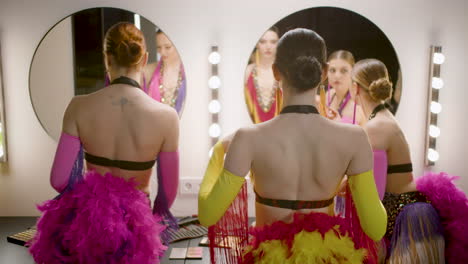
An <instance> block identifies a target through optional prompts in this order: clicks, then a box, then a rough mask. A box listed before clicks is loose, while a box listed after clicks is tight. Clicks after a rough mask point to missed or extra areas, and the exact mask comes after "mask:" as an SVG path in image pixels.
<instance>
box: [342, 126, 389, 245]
mask: <svg viewBox="0 0 468 264" xmlns="http://www.w3.org/2000/svg"><path fill="white" fill-rule="evenodd" d="M355 128H357V129H356V134H355V135H354V139H353V141H352V142H354V144H353V147H354V149H355V153H354V155H353V157H352V160H351V162H350V164H349V166H348V170H347V172H346V174H347V175H348V182H349V186H350V190H351V195H352V197H353V201H354V203H355V205H356V210H357V213H358V216H359V221H360V223H361V226H362V229H363V230H364V232H365V233H366V234H367V235H368V236H369V237H370V238H371V239H373V240H375V241H378V240H380V239H381V238H382V237H383V235H385V232H386V227H387V212H386V211H385V208H384V207H383V205H382V203H381V202H380V199H379V195H378V192H377V187H376V184H375V180H374V175H373V172H372V168H373V159H372V155H373V154H372V149H371V146H370V144H369V140H368V138H367V135H366V133H365V132H364V131H363V130H362V129H360V128H359V127H355Z"/></svg>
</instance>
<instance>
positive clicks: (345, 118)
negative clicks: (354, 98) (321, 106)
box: [327, 86, 356, 124]
mask: <svg viewBox="0 0 468 264" xmlns="http://www.w3.org/2000/svg"><path fill="white" fill-rule="evenodd" d="M327 95H328V96H327V101H328V102H327V106H328V107H330V105H331V103H332V101H333V99H335V97H336V93H334V94H333V97H332V98H330V86H328V91H327ZM350 99H351V94H350V93H349V92H347V93H346V96H345V98H344V99H343V101H342V102H341V103H340V105H339V107H338V113H339V114H340V115H341V120H340V121H341V122H342V123H346V124H355V116H356V106H355V107H354V108H355V109H354V116H353V118H351V117H348V116H344V115H342V112H343V109H344V108H345V107H346V105H347V104H348V103H349V100H350Z"/></svg>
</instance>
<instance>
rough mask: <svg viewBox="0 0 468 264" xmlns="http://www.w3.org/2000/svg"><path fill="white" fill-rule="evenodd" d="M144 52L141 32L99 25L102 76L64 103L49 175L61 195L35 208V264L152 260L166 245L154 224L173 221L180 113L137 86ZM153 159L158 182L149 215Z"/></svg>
mask: <svg viewBox="0 0 468 264" xmlns="http://www.w3.org/2000/svg"><path fill="white" fill-rule="evenodd" d="M147 56H148V55H147V52H146V46H145V39H144V36H143V34H142V32H141V31H140V30H138V29H137V28H136V27H135V26H134V25H133V24H131V23H126V22H123V23H118V24H116V25H114V26H112V27H111V28H110V29H109V30H108V31H107V33H106V35H105V39H104V57H105V65H106V68H107V70H108V74H109V77H110V81H111V83H110V85H109V86H106V87H104V88H102V89H100V90H98V91H97V92H94V93H91V94H88V95H82V96H76V97H74V98H73V99H72V100H71V102H70V104H69V105H68V107H67V110H66V112H65V115H64V118H63V128H62V134H61V137H60V140H59V144H58V147H57V152H56V154H55V159H54V163H53V165H52V171H51V175H50V182H51V185H52V187H53V188H54V189H55V190H57V191H58V192H59V193H60V195H59V196H58V197H57V198H55V199H54V200H50V201H47V202H45V203H44V204H42V205H41V206H39V209H40V210H41V211H42V212H43V215H42V216H41V218H40V219H39V221H38V224H37V233H36V236H35V237H34V239H33V240H32V241H31V242H30V252H31V254H32V255H33V257H34V259H35V261H36V262H37V263H59V262H60V263H148V264H149V263H159V259H160V257H161V256H162V255H163V254H164V251H165V250H166V249H167V247H166V246H164V245H163V243H162V242H163V241H161V238H162V236H163V235H164V232H163V230H164V229H166V226H165V225H163V224H162V223H161V222H160V221H162V220H163V219H164V220H167V221H171V220H172V219H173V217H172V215H171V214H170V212H169V208H170V207H171V205H172V203H173V202H174V200H175V197H176V194H177V189H178V166H179V159H178V151H177V149H178V135H179V131H178V129H179V119H178V116H177V113H176V111H175V110H174V109H172V108H170V107H168V106H166V105H163V104H161V103H158V102H156V101H154V100H153V99H151V98H150V97H148V96H147V95H146V94H145V93H144V92H143V91H142V90H141V89H140V85H139V83H138V80H140V79H141V70H142V68H143V67H144V66H145V65H146V62H147ZM156 157H157V160H158V183H159V184H158V185H159V189H158V193H157V196H156V200H155V202H154V208H153V212H152V211H151V205H150V200H149V184H150V177H151V174H152V173H151V171H152V168H153V166H154V164H155V162H156ZM83 158H84V160H85V162H86V169H87V170H86V171H85V172H84V171H83V169H84V168H83ZM171 223H173V222H171Z"/></svg>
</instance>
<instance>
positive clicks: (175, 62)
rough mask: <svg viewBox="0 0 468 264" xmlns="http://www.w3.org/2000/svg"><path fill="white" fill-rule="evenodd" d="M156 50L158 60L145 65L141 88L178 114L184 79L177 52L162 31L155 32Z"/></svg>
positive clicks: (181, 102)
mask: <svg viewBox="0 0 468 264" xmlns="http://www.w3.org/2000/svg"><path fill="white" fill-rule="evenodd" d="M156 50H157V52H158V55H159V57H160V60H159V61H157V62H154V63H151V64H148V65H147V66H146V67H145V69H144V79H143V83H144V87H143V90H144V91H145V92H146V93H147V94H149V95H150V96H151V97H152V98H153V99H155V100H157V101H159V102H162V103H165V104H167V105H170V106H171V107H174V108H175V109H176V110H177V113H179V115H180V114H181V112H182V108H183V103H184V99H185V93H186V91H185V90H186V80H185V72H184V67H183V65H182V62H181V60H180V57H179V53H178V52H177V50H176V48H175V47H174V45H173V44H172V41H171V40H170V39H169V38H168V37H167V35H166V34H165V33H164V32H162V31H158V32H156Z"/></svg>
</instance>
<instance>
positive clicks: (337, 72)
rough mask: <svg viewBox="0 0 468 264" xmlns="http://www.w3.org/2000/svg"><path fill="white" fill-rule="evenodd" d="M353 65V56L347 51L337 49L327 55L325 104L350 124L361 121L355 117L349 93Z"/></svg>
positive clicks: (342, 120) (341, 119)
mask: <svg viewBox="0 0 468 264" xmlns="http://www.w3.org/2000/svg"><path fill="white" fill-rule="evenodd" d="M353 66H354V56H353V54H352V53H351V52H349V51H346V50H338V51H335V52H333V53H332V54H331V55H330V56H329V57H328V71H327V78H328V86H327V94H326V105H327V107H329V108H331V109H333V111H336V113H337V114H338V116H339V118H340V121H341V122H344V123H350V124H351V123H360V121H361V120H360V119H359V118H355V116H356V115H355V113H354V101H353V100H352V98H351V95H350V94H349V89H350V87H351V83H352V82H351V71H352V69H353ZM357 117H360V115H357ZM356 119H358V120H356Z"/></svg>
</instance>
